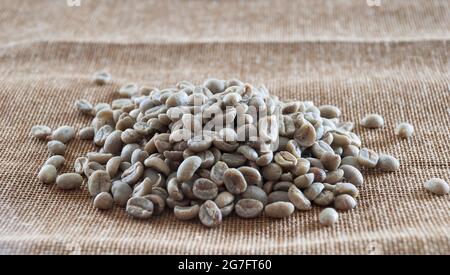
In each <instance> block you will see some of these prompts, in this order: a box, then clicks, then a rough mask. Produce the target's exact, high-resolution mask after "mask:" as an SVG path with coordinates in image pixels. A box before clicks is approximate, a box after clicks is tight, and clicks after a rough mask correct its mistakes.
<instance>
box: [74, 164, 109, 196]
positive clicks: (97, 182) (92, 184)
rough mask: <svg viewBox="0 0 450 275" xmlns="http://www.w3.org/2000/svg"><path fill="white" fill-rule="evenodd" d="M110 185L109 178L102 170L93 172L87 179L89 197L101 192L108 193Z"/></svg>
mask: <svg viewBox="0 0 450 275" xmlns="http://www.w3.org/2000/svg"><path fill="white" fill-rule="evenodd" d="M77 175H78V174H77ZM111 185H112V184H111V178H110V177H109V174H108V172H106V171H104V170H97V171H95V172H94V173H92V175H91V176H90V177H89V179H88V190H89V193H90V194H91V196H97V195H98V194H100V193H101V192H109V191H110V190H111Z"/></svg>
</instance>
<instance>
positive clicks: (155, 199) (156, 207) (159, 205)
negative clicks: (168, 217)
mask: <svg viewBox="0 0 450 275" xmlns="http://www.w3.org/2000/svg"><path fill="white" fill-rule="evenodd" d="M144 198H146V199H147V200H149V201H151V202H152V203H153V215H154V216H155V215H161V214H162V212H163V211H164V208H165V206H166V201H165V200H164V198H163V197H162V196H160V195H158V194H148V195H145V196H144ZM177 206H180V205H175V207H177Z"/></svg>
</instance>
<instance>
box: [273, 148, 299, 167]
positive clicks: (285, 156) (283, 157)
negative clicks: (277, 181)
mask: <svg viewBox="0 0 450 275" xmlns="http://www.w3.org/2000/svg"><path fill="white" fill-rule="evenodd" d="M274 160H275V162H276V163H277V164H278V165H280V166H281V167H282V168H283V169H285V170H290V169H293V168H294V167H295V166H296V165H297V158H296V157H295V156H294V155H292V154H291V153H289V152H287V151H281V152H278V153H276V154H275V157H274Z"/></svg>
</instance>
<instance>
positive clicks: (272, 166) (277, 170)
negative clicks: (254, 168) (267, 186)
mask: <svg viewBox="0 0 450 275" xmlns="http://www.w3.org/2000/svg"><path fill="white" fill-rule="evenodd" d="M282 173H283V169H282V168H281V166H280V165H279V164H277V163H269V165H267V166H264V167H263V168H262V175H263V177H264V178H265V179H266V180H270V181H278V180H279V179H280V177H281V174H282Z"/></svg>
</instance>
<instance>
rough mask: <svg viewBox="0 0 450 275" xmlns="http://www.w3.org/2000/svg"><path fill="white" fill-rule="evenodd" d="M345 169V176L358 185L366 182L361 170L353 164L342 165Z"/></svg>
mask: <svg viewBox="0 0 450 275" xmlns="http://www.w3.org/2000/svg"><path fill="white" fill-rule="evenodd" d="M340 168H341V169H342V170H344V178H345V179H346V180H347V181H348V182H350V183H351V184H353V185H354V186H356V187H359V186H361V185H362V184H363V183H364V178H363V175H362V174H361V172H360V171H359V170H358V169H356V168H355V167H353V166H350V165H341V167H340Z"/></svg>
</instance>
